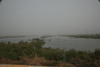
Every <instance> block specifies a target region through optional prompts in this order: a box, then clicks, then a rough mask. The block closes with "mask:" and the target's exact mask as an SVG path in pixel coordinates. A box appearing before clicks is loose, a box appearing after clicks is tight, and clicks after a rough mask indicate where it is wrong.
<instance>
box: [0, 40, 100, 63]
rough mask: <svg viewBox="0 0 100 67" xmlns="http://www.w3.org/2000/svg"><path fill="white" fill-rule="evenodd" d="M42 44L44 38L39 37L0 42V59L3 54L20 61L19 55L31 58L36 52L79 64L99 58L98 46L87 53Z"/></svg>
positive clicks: (45, 56)
mask: <svg viewBox="0 0 100 67" xmlns="http://www.w3.org/2000/svg"><path fill="white" fill-rule="evenodd" d="M44 44H45V42H44V40H41V39H39V38H35V39H32V42H30V43H28V42H27V41H26V42H24V41H20V42H18V43H11V42H8V43H5V42H0V59H1V58H2V56H3V57H5V58H6V59H8V60H13V61H15V60H17V61H20V58H19V57H20V56H26V57H28V58H32V57H34V56H35V54H37V56H38V57H44V58H45V59H47V60H51V61H52V60H53V61H57V62H58V61H63V62H70V63H72V64H77V63H79V64H80V63H81V65H84V64H85V63H90V64H94V62H95V61H97V60H100V49H99V48H98V49H95V52H89V53H88V52H86V51H76V50H75V49H70V50H68V51H65V52H64V50H60V49H59V48H57V49H52V48H42V46H43V45H44ZM64 54H65V56H64ZM63 59H65V60H63ZM75 60H76V61H77V62H75Z"/></svg>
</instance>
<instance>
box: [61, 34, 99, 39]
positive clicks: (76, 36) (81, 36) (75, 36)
mask: <svg viewBox="0 0 100 67" xmlns="http://www.w3.org/2000/svg"><path fill="white" fill-rule="evenodd" d="M60 36H67V37H74V38H92V39H100V34H96V35H94V34H91V35H60Z"/></svg>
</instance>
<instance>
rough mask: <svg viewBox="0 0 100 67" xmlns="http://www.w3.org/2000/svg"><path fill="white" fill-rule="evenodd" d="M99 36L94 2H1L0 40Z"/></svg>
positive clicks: (98, 12)
mask: <svg viewBox="0 0 100 67" xmlns="http://www.w3.org/2000/svg"><path fill="white" fill-rule="evenodd" d="M86 29H87V34H96V33H98V34H100V2H98V0H2V2H1V3H0V36H20V35H21V36H22V35H70V34H86Z"/></svg>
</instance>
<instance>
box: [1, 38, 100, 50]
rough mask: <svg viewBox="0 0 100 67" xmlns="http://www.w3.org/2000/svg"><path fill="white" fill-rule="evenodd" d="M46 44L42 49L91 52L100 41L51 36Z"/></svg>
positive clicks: (15, 41)
mask: <svg viewBox="0 0 100 67" xmlns="http://www.w3.org/2000/svg"><path fill="white" fill-rule="evenodd" d="M41 37H42V36H28V37H17V38H3V39H0V42H2V41H3V42H8V41H10V42H12V43H18V42H19V41H21V40H23V41H28V42H29V39H34V38H41ZM44 41H45V42H46V43H45V45H44V46H43V47H51V48H60V49H65V48H66V50H69V49H72V48H74V49H75V50H82V51H84V50H85V51H88V50H89V51H92V52H94V51H95V49H96V48H100V39H86V38H70V37H66V36H52V37H47V38H44Z"/></svg>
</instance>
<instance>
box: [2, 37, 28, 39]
mask: <svg viewBox="0 0 100 67" xmlns="http://www.w3.org/2000/svg"><path fill="white" fill-rule="evenodd" d="M17 37H26V36H0V39H1V38H17Z"/></svg>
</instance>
